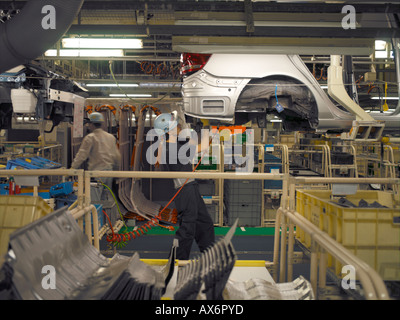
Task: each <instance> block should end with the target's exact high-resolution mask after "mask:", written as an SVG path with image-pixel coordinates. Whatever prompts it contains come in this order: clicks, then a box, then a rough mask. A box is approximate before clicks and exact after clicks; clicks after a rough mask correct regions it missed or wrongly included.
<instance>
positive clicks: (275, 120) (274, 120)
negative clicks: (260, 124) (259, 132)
mask: <svg viewBox="0 0 400 320" xmlns="http://www.w3.org/2000/svg"><path fill="white" fill-rule="evenodd" d="M269 121H270V122H282V120H277V119H272V120H269Z"/></svg>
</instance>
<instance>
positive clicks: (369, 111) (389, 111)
mask: <svg viewBox="0 0 400 320" xmlns="http://www.w3.org/2000/svg"><path fill="white" fill-rule="evenodd" d="M394 110H395V109H389V110H387V111H383V112H381V111H378V110H366V111H365V112H367V113H392V112H394Z"/></svg>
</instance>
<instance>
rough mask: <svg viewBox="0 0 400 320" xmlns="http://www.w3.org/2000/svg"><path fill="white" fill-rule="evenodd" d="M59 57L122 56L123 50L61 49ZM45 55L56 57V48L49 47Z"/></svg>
mask: <svg viewBox="0 0 400 320" xmlns="http://www.w3.org/2000/svg"><path fill="white" fill-rule="evenodd" d="M59 54H60V55H59V56H60V57H123V56H124V51H123V50H115V49H114V50H111V49H109V50H101V49H95V50H90V49H88V50H81V49H61V50H60V53H59ZM44 55H45V56H46V57H57V50H56V49H50V50H47V51H46V52H45V54H44Z"/></svg>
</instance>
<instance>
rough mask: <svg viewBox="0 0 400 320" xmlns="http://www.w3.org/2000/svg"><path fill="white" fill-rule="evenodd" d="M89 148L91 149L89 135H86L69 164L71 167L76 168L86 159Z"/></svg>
mask: <svg viewBox="0 0 400 320" xmlns="http://www.w3.org/2000/svg"><path fill="white" fill-rule="evenodd" d="M91 149H92V139H91V136H86V137H85V138H83V141H82V144H81V146H80V148H79V151H78V153H77V154H76V156H75V159H74V161H73V162H72V164H71V169H78V168H79V167H80V166H81V165H82V163H83V162H85V161H86V159H87V158H88V157H89V155H90V150H91Z"/></svg>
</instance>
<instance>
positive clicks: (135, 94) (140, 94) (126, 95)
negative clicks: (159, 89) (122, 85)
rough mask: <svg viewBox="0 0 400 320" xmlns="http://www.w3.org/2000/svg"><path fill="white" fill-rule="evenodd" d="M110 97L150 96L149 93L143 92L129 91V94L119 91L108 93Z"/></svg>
mask: <svg viewBox="0 0 400 320" xmlns="http://www.w3.org/2000/svg"><path fill="white" fill-rule="evenodd" d="M110 97H113V98H126V97H130V98H151V97H152V95H151V94H145V93H130V94H119V93H112V94H110Z"/></svg>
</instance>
